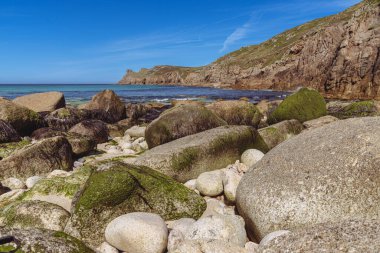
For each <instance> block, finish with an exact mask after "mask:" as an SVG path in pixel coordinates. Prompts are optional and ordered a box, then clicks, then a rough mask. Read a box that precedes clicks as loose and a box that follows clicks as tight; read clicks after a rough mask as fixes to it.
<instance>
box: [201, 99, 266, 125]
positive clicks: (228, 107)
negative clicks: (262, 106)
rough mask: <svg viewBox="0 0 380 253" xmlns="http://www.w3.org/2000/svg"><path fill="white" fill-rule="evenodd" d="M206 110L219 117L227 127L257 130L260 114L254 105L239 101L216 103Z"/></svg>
mask: <svg viewBox="0 0 380 253" xmlns="http://www.w3.org/2000/svg"><path fill="white" fill-rule="evenodd" d="M207 109H209V110H211V111H212V112H214V113H215V114H216V115H218V116H219V117H221V118H222V119H223V120H225V121H226V122H227V123H228V124H229V125H246V126H253V127H255V128H257V127H258V125H259V124H260V120H261V118H262V114H261V113H260V111H259V110H258V109H257V108H256V106H255V105H254V104H252V103H249V102H247V101H241V100H231V101H217V102H214V103H212V104H210V105H208V106H207Z"/></svg>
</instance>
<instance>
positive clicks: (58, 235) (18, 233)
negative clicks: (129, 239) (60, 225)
mask: <svg viewBox="0 0 380 253" xmlns="http://www.w3.org/2000/svg"><path fill="white" fill-rule="evenodd" d="M5 236H11V238H14V239H16V240H17V242H16V243H17V244H18V245H19V246H20V248H19V250H17V251H15V252H20V253H21V252H28V253H41V252H44V253H95V252H94V251H93V250H91V249H90V248H88V247H87V246H86V245H85V244H84V243H83V242H81V241H79V240H78V239H75V238H74V237H71V236H69V235H67V234H65V233H63V232H58V231H52V230H45V229H37V228H31V229H22V230H21V229H15V228H1V227H0V237H5ZM13 241H15V240H13ZM15 249H16V247H14V246H13V245H11V244H8V245H0V251H2V252H10V251H11V250H15Z"/></svg>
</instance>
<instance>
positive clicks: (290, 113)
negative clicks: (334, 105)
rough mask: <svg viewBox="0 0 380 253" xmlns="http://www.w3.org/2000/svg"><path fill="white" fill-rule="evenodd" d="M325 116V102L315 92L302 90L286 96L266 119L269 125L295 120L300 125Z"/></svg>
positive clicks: (306, 89)
mask: <svg viewBox="0 0 380 253" xmlns="http://www.w3.org/2000/svg"><path fill="white" fill-rule="evenodd" d="M326 114H327V110H326V102H325V100H324V98H323V96H322V95H321V94H319V92H318V91H316V90H311V89H308V88H302V89H300V90H299V91H297V92H296V93H294V94H292V95H290V96H288V97H287V98H286V99H285V100H284V101H282V103H281V104H280V105H279V106H278V107H277V108H276V109H275V110H274V111H273V112H272V113H271V114H270V116H269V117H268V123H269V124H275V123H278V122H281V121H284V120H291V119H296V120H298V121H300V122H301V123H303V122H305V121H308V120H312V119H316V118H319V117H322V116H325V115H326Z"/></svg>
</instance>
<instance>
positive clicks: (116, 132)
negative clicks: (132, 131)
mask: <svg viewBox="0 0 380 253" xmlns="http://www.w3.org/2000/svg"><path fill="white" fill-rule="evenodd" d="M107 129H108V134H109V136H110V137H111V138H115V137H123V136H124V133H125V130H127V129H128V128H126V127H124V126H122V125H118V124H107Z"/></svg>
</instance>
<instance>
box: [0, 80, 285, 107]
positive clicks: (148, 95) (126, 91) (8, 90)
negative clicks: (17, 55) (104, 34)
mask: <svg viewBox="0 0 380 253" xmlns="http://www.w3.org/2000/svg"><path fill="white" fill-rule="evenodd" d="M104 89H111V90H114V91H115V92H116V93H117V94H118V95H119V96H120V97H121V98H122V99H123V100H124V101H125V102H126V103H128V102H131V103H141V102H161V103H170V101H171V100H174V99H176V100H180V99H183V100H201V101H205V102H210V101H214V100H217V99H225V100H236V99H239V98H242V97H246V98H248V99H249V100H250V101H251V102H259V101H261V100H263V99H268V100H275V99H281V98H284V97H286V96H287V95H288V93H286V92H277V91H269V90H259V91H254V90H230V89H217V88H204V87H182V86H161V85H117V84H33V85H32V84H0V97H5V98H9V99H13V98H15V97H18V96H22V95H26V94H30V93H36V92H47V91H60V92H63V93H64V94H65V98H66V102H67V103H68V104H81V103H84V102H87V101H89V100H91V97H92V96H94V95H95V94H96V93H98V92H100V91H102V90H104Z"/></svg>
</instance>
